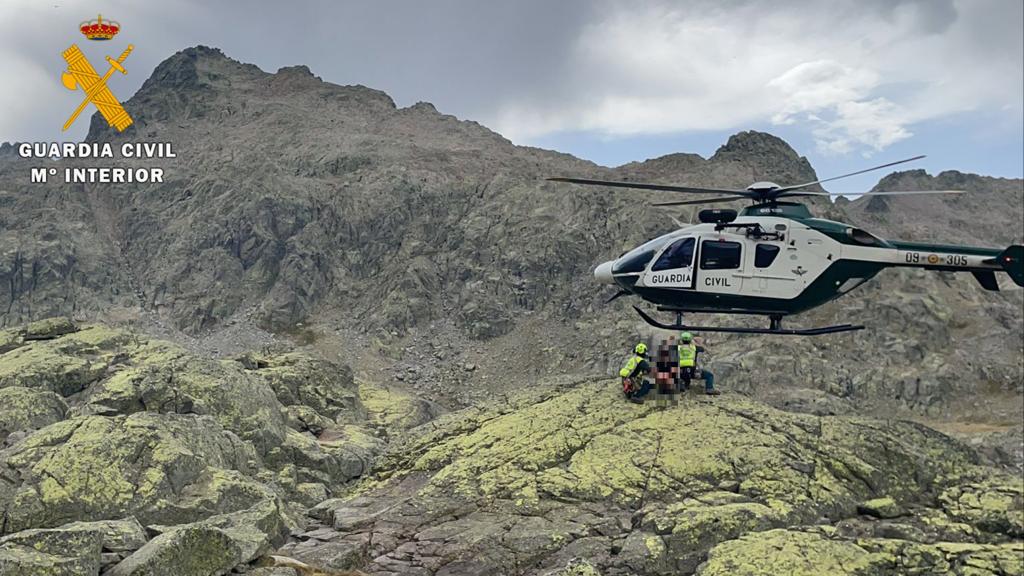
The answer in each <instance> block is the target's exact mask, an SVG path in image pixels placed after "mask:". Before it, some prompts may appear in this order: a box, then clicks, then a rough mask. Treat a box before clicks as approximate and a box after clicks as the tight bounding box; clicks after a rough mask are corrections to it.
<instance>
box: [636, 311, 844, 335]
mask: <svg viewBox="0 0 1024 576" xmlns="http://www.w3.org/2000/svg"><path fill="white" fill-rule="evenodd" d="M633 309H634V310H636V312H637V314H639V315H640V317H641V318H643V319H644V322H647V323H648V324H650V325H651V326H654V327H655V328H661V329H663V330H692V331H694V332H728V333H732V334H779V335H783V336H821V335H823V334H838V333H840V332H853V331H855V330H863V329H864V327H863V326H856V325H853V324H838V325H835V326H822V327H820V328H798V329H795V330H794V329H785V328H783V327H782V316H769V318H770V320H771V327H769V328H743V327H739V326H735V327H733V326H688V325H686V324H683V313H682V312H676V323H675V324H665V323H663V322H659V321H657V320H655V319H654V318H652V317H651V316H650V315H648V314H647V313H646V312H644V311H643V310H641V309H640V308H637V307H636V306H633Z"/></svg>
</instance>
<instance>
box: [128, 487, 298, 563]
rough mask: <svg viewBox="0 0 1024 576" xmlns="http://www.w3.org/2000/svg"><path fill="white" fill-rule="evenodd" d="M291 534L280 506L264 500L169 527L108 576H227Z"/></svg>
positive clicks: (270, 500) (272, 501) (273, 501)
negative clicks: (217, 575) (242, 507)
mask: <svg viewBox="0 0 1024 576" xmlns="http://www.w3.org/2000/svg"><path fill="white" fill-rule="evenodd" d="M287 534H288V524H287V521H286V519H285V516H284V514H283V513H282V511H281V508H280V503H279V502H277V501H276V500H274V499H268V500H263V501H261V502H259V503H257V504H255V505H254V506H252V507H251V508H248V509H246V510H241V511H238V512H234V513H231V514H222V515H218V516H213V517H210V518H208V519H205V520H203V521H201V522H195V523H191V524H184V525H179V526H173V527H168V528H166V529H164V531H163V533H161V534H160V535H159V536H157V537H155V538H153V539H152V540H150V541H149V542H148V543H146V545H145V546H143V547H142V548H140V549H139V550H138V551H137V552H135V553H134V554H132V555H131V556H129V557H128V558H126V559H125V560H124V561H122V562H121V563H119V564H118V565H116V566H115V567H114V568H113V569H111V570H110V572H108V574H109V575H110V576H179V575H183V574H188V575H196V576H199V575H206V574H211V575H212V574H224V573H225V572H227V571H229V570H231V569H232V568H234V567H235V566H238V565H240V564H246V563H249V562H252V561H253V560H255V559H257V558H259V557H260V556H262V555H264V554H266V553H267V552H269V551H270V550H272V549H273V548H274V547H276V546H278V545H280V544H281V543H282V542H283V541H284V538H285V537H286V536H287Z"/></svg>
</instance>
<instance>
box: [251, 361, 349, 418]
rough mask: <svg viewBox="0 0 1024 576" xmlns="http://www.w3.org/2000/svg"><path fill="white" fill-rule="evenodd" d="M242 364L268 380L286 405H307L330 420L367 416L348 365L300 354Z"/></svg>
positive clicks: (278, 397) (279, 398)
mask: <svg viewBox="0 0 1024 576" xmlns="http://www.w3.org/2000/svg"><path fill="white" fill-rule="evenodd" d="M243 364H245V365H247V366H250V367H251V368H253V371H254V372H255V373H257V374H258V375H259V376H260V377H262V378H263V379H264V380H266V382H267V383H268V384H269V385H270V387H271V388H272V389H273V390H274V393H275V394H277V399H278V400H279V401H280V402H281V404H284V405H285V406H292V405H301V406H306V407H308V408H310V409H312V410H314V411H315V412H317V413H318V414H320V415H322V416H325V417H327V418H329V419H331V420H337V419H339V418H342V419H345V418H350V419H353V420H356V419H362V418H363V417H364V416H365V412H364V410H363V408H362V405H361V404H360V402H359V397H358V394H357V390H356V386H355V383H354V382H353V379H352V370H351V369H350V368H349V367H348V366H344V365H339V364H335V363H333V362H329V361H327V360H323V359H319V358H314V357H311V356H308V355H304V354H297V353H290V354H282V355H280V356H272V357H262V358H259V359H258V360H251V359H250V361H249V362H243Z"/></svg>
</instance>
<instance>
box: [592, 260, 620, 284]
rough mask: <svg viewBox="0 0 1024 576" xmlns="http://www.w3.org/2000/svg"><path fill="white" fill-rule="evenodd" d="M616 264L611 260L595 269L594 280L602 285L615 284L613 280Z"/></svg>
mask: <svg viewBox="0 0 1024 576" xmlns="http://www.w3.org/2000/svg"><path fill="white" fill-rule="evenodd" d="M614 263H615V261H614V260H609V261H608V262H604V263H602V264H601V265H600V266H598V267H597V268H594V278H595V279H597V281H598V282H600V283H601V284H615V279H614V278H612V264H614Z"/></svg>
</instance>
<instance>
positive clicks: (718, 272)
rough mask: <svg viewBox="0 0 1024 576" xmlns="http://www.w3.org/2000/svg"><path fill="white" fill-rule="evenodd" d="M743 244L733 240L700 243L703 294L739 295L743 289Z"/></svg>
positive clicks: (700, 284)
mask: <svg viewBox="0 0 1024 576" xmlns="http://www.w3.org/2000/svg"><path fill="white" fill-rule="evenodd" d="M742 273H743V244H742V243H740V242H736V241H732V240H711V239H708V240H704V241H703V242H701V243H700V279H699V282H698V284H697V286H698V289H699V290H700V291H701V292H711V293H718V294H738V293H739V292H740V289H741V288H742V287H743V286H742V285H743V276H742Z"/></svg>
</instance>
